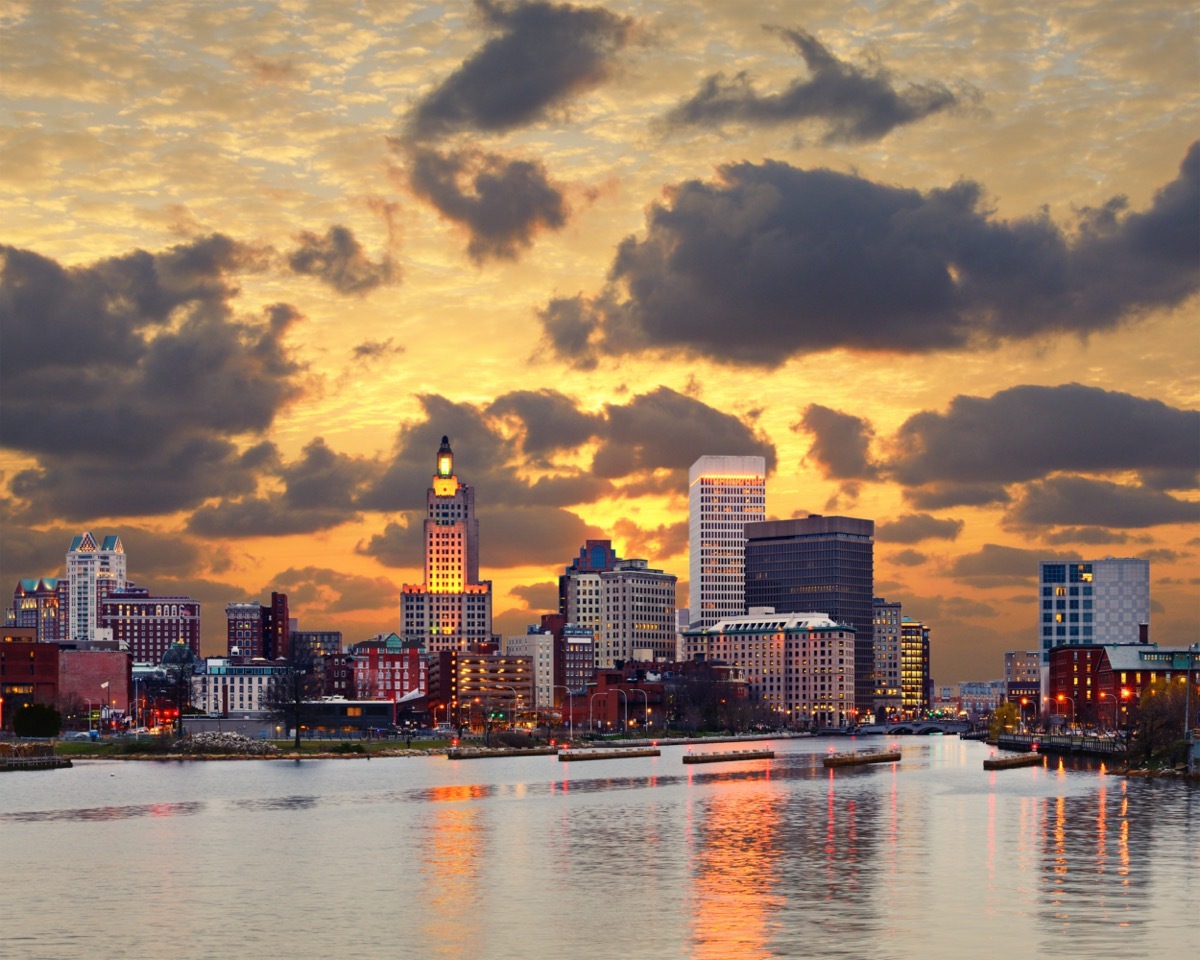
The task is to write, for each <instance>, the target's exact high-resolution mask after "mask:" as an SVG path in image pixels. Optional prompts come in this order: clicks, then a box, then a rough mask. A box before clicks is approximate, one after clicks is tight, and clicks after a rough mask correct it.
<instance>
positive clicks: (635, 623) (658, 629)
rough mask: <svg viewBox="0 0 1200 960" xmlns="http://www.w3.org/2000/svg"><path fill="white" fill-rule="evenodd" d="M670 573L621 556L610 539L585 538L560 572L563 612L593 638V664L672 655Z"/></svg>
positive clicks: (603, 665)
mask: <svg viewBox="0 0 1200 960" xmlns="http://www.w3.org/2000/svg"><path fill="white" fill-rule="evenodd" d="M676 584H677V578H676V576H675V575H674V574H673V573H664V572H663V571H662V570H654V569H652V568H651V567H650V565H649V564H648V563H647V562H646V561H645V560H632V559H631V560H622V559H621V558H620V557H618V556H617V554H616V552H615V551H614V550H613V549H612V541H610V540H588V541H587V542H586V543H585V544H584V546H583V548H582V549H580V551H579V556H578V558H576V560H575V561H574V562H573V563H572V564H571V566H569V567H567V569H566V573H564V574H563V576H562V577H560V578H559V602H560V604H561V606H562V611H561V613H562V616H563V617H564V618H565V620H566V621H568V622H570V623H573V624H575V625H576V626H577V627H580V628H583V629H586V630H590V631H591V632H592V633H593V635H594V636H595V638H596V645H595V665H596V667H598V668H607V667H611V666H613V665H614V664H615V663H616V662H618V661H625V660H645V661H654V660H674V659H675V653H676V649H675V648H676V629H675V588H676Z"/></svg>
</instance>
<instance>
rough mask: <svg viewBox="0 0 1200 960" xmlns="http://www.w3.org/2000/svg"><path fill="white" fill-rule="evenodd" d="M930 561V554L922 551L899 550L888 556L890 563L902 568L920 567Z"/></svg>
mask: <svg viewBox="0 0 1200 960" xmlns="http://www.w3.org/2000/svg"><path fill="white" fill-rule="evenodd" d="M928 559H929V556H928V554H924V553H921V551H920V550H897V551H896V552H895V553H890V554H888V562H889V563H894V564H897V565H899V566H901V567H919V566H920V565H921V564H923V563H924V562H925V561H926V560H928Z"/></svg>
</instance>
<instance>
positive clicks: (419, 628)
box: [400, 437, 492, 653]
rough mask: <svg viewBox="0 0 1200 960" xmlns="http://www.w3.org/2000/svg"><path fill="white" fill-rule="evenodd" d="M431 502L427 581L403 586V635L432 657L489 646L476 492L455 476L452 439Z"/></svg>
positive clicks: (487, 587) (488, 600) (488, 593)
mask: <svg viewBox="0 0 1200 960" xmlns="http://www.w3.org/2000/svg"><path fill="white" fill-rule="evenodd" d="M425 500H426V518H425V523H424V528H423V529H424V535H425V582H424V583H423V584H405V585H404V587H403V588H402V591H401V594H400V633H401V635H402V636H403V637H404V638H405V639H406V640H413V641H417V642H419V643H421V644H422V645H423V646H424V647H425V648H426V650H427V651H428V652H430V653H439V652H441V651H444V650H461V649H465V648H466V647H468V646H470V645H472V644H479V643H487V642H489V641H490V640H491V638H492V584H491V582H490V581H486V580H485V581H480V579H479V521H478V520H476V519H475V490H474V489H473V488H472V487H469V486H468V485H467V484H465V483H460V482H459V479H458V477H457V476H456V475H455V473H454V452H453V450H451V448H450V439H449V437H442V445H441V447H440V448H439V449H438V453H437V467H436V471H435V473H434V475H433V482H432V484H431V485H430V487H429V489H428V491H427V492H426V498H425Z"/></svg>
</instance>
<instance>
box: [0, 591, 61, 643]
mask: <svg viewBox="0 0 1200 960" xmlns="http://www.w3.org/2000/svg"><path fill="white" fill-rule="evenodd" d="M66 586H67V581H66V580H59V579H56V578H54V577H38V578H35V579H31V580H18V581H17V586H16V589H14V590H13V602H12V606H11V607H9V608H8V610H7V611H5V618H4V622H5V626H9V627H30V628H32V629H33V630H34V631H36V635H37V639H38V643H53V642H54V641H55V640H59V639H63V638H62V635H61V629H62V626H63V625H64V623H65V620H64V618H63V617H62V616H61V610H62V608H63V607H64V606H65V605H66V604H65V603H64V599H65V593H66V589H65V588H66Z"/></svg>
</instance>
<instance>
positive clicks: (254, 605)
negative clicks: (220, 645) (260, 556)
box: [225, 592, 291, 660]
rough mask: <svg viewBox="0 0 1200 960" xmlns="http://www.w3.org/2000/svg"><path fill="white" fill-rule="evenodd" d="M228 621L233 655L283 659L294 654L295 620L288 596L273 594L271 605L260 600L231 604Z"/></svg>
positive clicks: (230, 653)
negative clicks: (290, 614)
mask: <svg viewBox="0 0 1200 960" xmlns="http://www.w3.org/2000/svg"><path fill="white" fill-rule="evenodd" d="M225 619H226V623H227V631H226V644H227V653H228V655H229V656H231V657H242V658H249V659H262V660H279V659H286V658H287V657H289V656H290V655H291V621H290V620H289V618H288V598H287V594H286V593H278V592H273V593H272V594H271V605H270V606H264V605H263V604H260V603H259V602H258V601H257V600H238V601H235V602H233V603H227V604H225Z"/></svg>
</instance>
